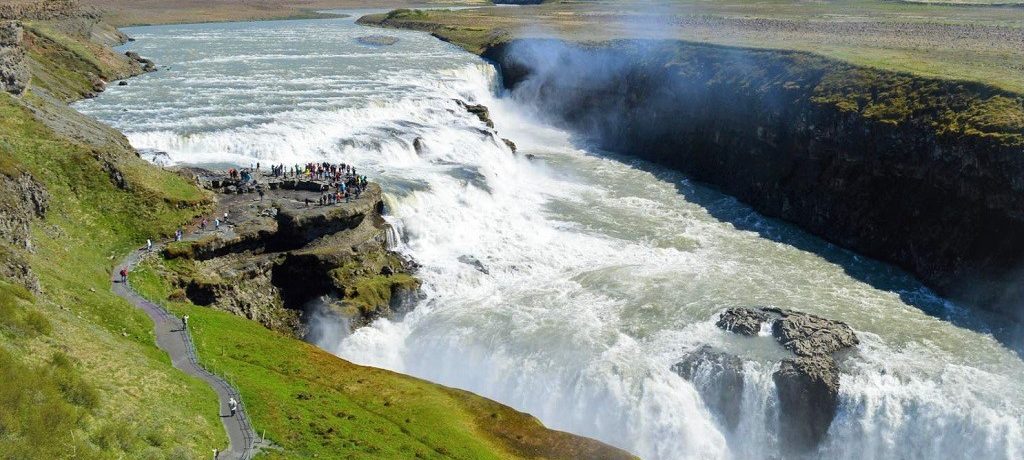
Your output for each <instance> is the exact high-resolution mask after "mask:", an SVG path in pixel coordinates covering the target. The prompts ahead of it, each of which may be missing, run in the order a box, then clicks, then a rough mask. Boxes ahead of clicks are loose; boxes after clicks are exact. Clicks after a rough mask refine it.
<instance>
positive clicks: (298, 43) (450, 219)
mask: <svg viewBox="0 0 1024 460" xmlns="http://www.w3.org/2000/svg"><path fill="white" fill-rule="evenodd" d="M351 13H353V16H358V15H359V14H360V12H351ZM125 32H126V33H128V34H129V35H130V36H132V37H133V38H135V39H136V41H134V42H132V43H130V44H128V45H127V46H126V47H125V49H124V51H134V52H137V53H139V54H140V55H142V56H144V57H146V58H149V59H152V60H153V61H154V62H156V63H157V64H158V66H159V70H158V71H157V72H154V73H149V74H146V75H144V76H141V77H138V78H134V79H131V80H129V81H128V82H127V84H126V85H124V86H118V85H111V86H110V88H109V89H108V90H107V91H105V92H104V93H102V94H101V95H100V96H99V97H97V98H95V99H89V100H86V101H83V102H80V103H77V104H76V105H75V107H76V108H77V109H78V110H80V111H82V112H84V113H87V114H89V115H92V116H94V117H96V118H98V119H100V120H101V121H104V122H106V123H109V124H111V125H112V126H114V127H116V128H117V129H119V130H121V131H123V132H124V133H125V134H126V135H127V136H128V138H129V140H130V141H131V143H132V145H133V146H134V147H136V148H138V149H140V151H142V152H143V155H144V156H147V158H150V159H153V160H154V161H157V162H159V163H162V164H168V165H169V164H178V165H225V164H228V165H245V166H248V165H250V164H254V163H257V162H259V163H261V164H262V165H270V164H278V163H283V164H286V165H291V164H296V163H305V162H310V161H330V162H333V163H339V162H345V163H350V164H354V165H356V166H357V167H358V168H359V170H360V171H361V173H363V174H367V175H368V176H369V178H370V180H372V181H374V182H377V183H379V184H380V185H381V187H382V188H383V190H384V194H385V202H386V204H387V210H388V213H389V215H388V219H389V222H390V223H391V224H392V226H393V227H394V229H395V230H396V235H397V237H396V239H395V241H394V245H395V249H396V250H398V251H399V252H401V253H403V254H404V255H406V256H408V257H410V258H412V259H413V260H415V261H416V262H417V263H418V264H419V265H420V268H419V270H418V272H417V276H418V277H419V278H420V279H421V280H422V282H423V288H422V298H421V299H420V300H419V302H418V303H417V304H416V305H415V308H413V309H412V310H411V311H408V312H406V313H404V314H403V315H400V316H396V317H393V318H385V319H380V320H377V321H376V322H374V323H372V324H370V325H369V326H366V327H363V328H360V329H357V330H355V331H353V332H351V333H349V332H348V331H347V330H346V329H345V328H344V325H340V324H321V325H318V327H322V328H326V329H332V328H334V329H333V330H334V331H335V332H336V333H330V334H321V335H320V337H323V339H322V340H320V342H319V343H317V345H319V346H320V347H322V348H324V349H326V350H328V351H330V352H332V353H335V354H337V355H338V356H341V357H343V358H345V359H348V360H350V361H353V362H355V363H359V364H366V365H371V366H377V367H382V368H386V369H391V370H395V371H398V372H402V373H407V374H411V375H414V376H417V377H421V378H424V379H427V380H431V381H434V382H438V383H441V384H444V385H449V386H453V387H458V388H462V389H466V390H469V391H472V392H475V393H478V394H480V395H483V396H486V397H489V398H492V399H494V400H496V401H499V402H502V403H504V404H507V405H510V406H512V407H514V408H516V409H518V410H522V411H525V412H529V413H531V414H533V415H535V416H537V417H538V418H539V419H540V420H541V421H543V422H544V423H545V424H546V425H547V426H549V427H552V428H555V429H560V430H565V431H569V432H572V433H576V434H580V435H585V436H590V437H593V438H596V439H598V440H601V441H604V442H606V443H609V444H612V445H614V446H618V447H621V448H623V449H626V450H628V451H630V452H632V453H634V454H636V455H639V456H640V457H642V458H648V459H676V458H779V457H780V456H783V455H785V448H784V447H785V446H782V445H781V443H780V438H779V432H780V431H779V426H780V425H781V424H786V423H792V421H787V420H785V418H784V417H780V414H779V404H778V397H777V395H776V390H775V385H774V383H773V379H772V374H773V372H775V370H776V369H777V368H778V362H779V361H780V359H782V358H784V357H785V356H787V353H788V352H787V351H786V350H785V349H783V348H782V347H781V346H779V345H778V344H777V343H776V341H775V340H773V338H772V337H771V336H770V334H759V335H756V336H753V337H742V336H739V335H735V334H730V333H728V332H725V331H722V330H721V329H719V328H717V327H716V325H715V322H716V320H717V319H718V315H719V313H720V312H721V311H723V310H725V309H726V308H730V307H742V306H759V305H771V306H776V307H780V308H785V309H792V310H799V311H803V312H808V313H814V314H818V315H821V316H823V317H826V318H831V319H834V320H838V321H843V322H845V323H847V324H849V325H850V326H851V327H852V328H853V329H854V330H855V331H856V333H857V336H858V337H859V340H860V344H859V345H858V346H857V347H856V348H855V349H852V350H850V351H846V352H843V353H841V354H839V355H837V361H838V365H839V369H840V390H839V391H840V393H839V401H838V410H837V413H836V416H835V418H834V420H833V421H832V423H831V425H830V426H829V428H828V431H827V433H826V435H825V437H824V439H823V440H822V441H821V443H820V445H818V446H817V447H816V450H814V451H813V452H812V453H811V455H813V456H814V457H819V458H851V459H852V458H894V459H896V458H899V459H904V458H922V459H924V458H992V459H1000V458H1005V459H1012V458H1021V457H1022V456H1024V386H1022V385H1021V382H1022V381H1024V362H1022V360H1021V358H1020V356H1018V354H1016V353H1015V352H1014V351H1013V350H1012V349H1010V348H1009V347H1007V346H1006V345H1004V343H1002V342H1001V341H1000V340H998V338H997V337H996V336H994V335H993V330H992V321H991V320H990V319H989V318H988V317H987V316H985V315H984V314H981V313H977V312H974V311H973V310H970V309H967V308H964V307H962V306H959V305H957V304H955V303H953V302H949V301H947V300H944V299H943V298H941V297H939V296H937V295H935V294H934V293H933V292H932V291H930V290H929V289H928V288H926V287H925V286H924V285H923V284H921V283H920V282H919V281H917V280H916V279H915V278H914V277H912V276H911V275H909V274H907V273H905V272H903V271H901V270H899V269H897V268H894V267H892V266H889V265H886V264H883V263H881V262H877V261H875V260H872V259H870V258H867V257H864V256H862V255H858V254H856V253H853V252H850V251H848V250H845V249H842V248H839V247H837V246H834V245H833V244H830V243H828V242H826V241H824V240H822V239H820V238H818V237H816V236H813V235H811V234H809V233H807V232H805V231H802V230H800V229H799V228H796V227H795V226H793V225H790V224H787V223H784V222H781V221H778V220H774V219H771V218H768V217H764V216H763V215H761V214H759V213H757V212H755V211H754V210H753V209H752V208H751V207H749V206H747V205H744V204H743V203H741V202H740V201H738V200H737V199H735V198H733V197H730V196H728V195H724V194H722V193H720V192H718V191H715V190H713V189H711V188H708V187H706V186H704V185H702V184H700V183H698V182H696V181H694V180H693V179H692V178H691V177H689V176H686V175H683V174H681V173H679V172H675V171H673V170H669V169H666V168H664V167H662V166H658V165H655V164H653V163H647V162H644V161H641V160H638V159H636V158H635V157H632V156H625V155H620V154H616V153H612V152H607V151H603V150H600V149H598V148H596V147H593V146H592V145H593V144H592V143H590V142H588V139H586V138H583V137H578V136H576V135H574V134H573V133H571V132H567V131H565V130H562V129H559V128H557V127H554V126H553V125H552V124H551V123H549V122H548V121H547V120H548V118H547V116H548V114H545V113H544V112H543V111H542V110H539V109H538V108H537V106H535V105H531V104H524V103H523V101H522V100H521V99H517V98H516V97H512V96H511V95H510V93H509V91H508V90H507V89H505V88H503V86H502V79H501V78H500V76H499V73H498V71H497V70H496V69H495V67H494V66H492V65H491V64H490V63H488V62H486V61H484V60H483V59H481V58H479V57H477V56H475V55H472V54H469V53H467V52H465V51H463V50H461V49H459V48H457V47H456V46H454V45H451V44H448V43H444V42H442V41H439V40H436V39H435V38H433V37H431V36H430V35H428V34H426V33H422V32H413V31H390V30H389V31H387V32H386V35H389V36H393V37H396V38H398V41H397V42H395V43H393V44H391V45H386V44H381V43H375V42H372V41H371V42H367V41H366V40H363V41H362V42H361V41H360V38H361V37H364V36H367V35H371V34H379V33H380V31H379V30H374V29H368V28H365V27H362V26H359V25H356V24H355V23H354V18H344V19H325V20H299V21H286V22H273V21H271V22H258V23H228V24H201V25H173V26H154V27H138V28H128V29H125ZM458 101H467V102H469V103H471V104H482V105H485V106H487V107H488V108H489V109H490V116H491V118H492V119H493V121H494V124H495V129H496V131H497V133H498V134H497V135H494V134H493V133H491V132H490V131H489V130H488V129H487V126H486V125H485V124H484V122H483V121H482V120H481V119H480V118H478V117H477V116H475V115H473V114H471V113H468V112H467V111H466V110H465V108H464V106H462V105H460V104H459V102H458ZM502 138H507V139H510V140H512V141H513V142H514V143H515V144H516V146H517V152H513V151H512V149H511V148H510V147H509V146H508V145H506V143H504V142H503V141H502ZM157 152H159V153H157ZM706 344H710V345H713V346H714V347H716V348H717V349H721V350H725V351H727V352H729V353H731V354H733V355H736V356H739V357H740V358H742V360H743V365H742V380H743V385H742V388H743V390H742V393H741V394H739V395H736V397H737V398H739V399H740V404H739V414H740V417H739V421H738V424H736V425H735V426H728V424H727V423H723V421H722V418H723V417H722V414H719V413H715V410H714V409H713V408H712V407H711V405H709V404H707V403H706V402H705V401H704V399H703V398H702V394H705V391H706V390H707V389H704V388H700V382H699V381H698V382H697V383H694V382H691V381H688V380H686V379H684V378H683V377H681V376H680V375H678V374H677V373H676V372H674V371H673V370H672V367H673V365H674V364H676V363H677V362H679V361H680V360H681V359H682V358H683V357H684V356H685V355H687V353H689V352H692V351H694V350H697V349H699V348H701V347H702V346H703V345H706Z"/></svg>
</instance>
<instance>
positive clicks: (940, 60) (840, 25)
mask: <svg viewBox="0 0 1024 460" xmlns="http://www.w3.org/2000/svg"><path fill="white" fill-rule="evenodd" d="M1014 1H1017V0H1014ZM392 16H393V17H392V18H391V19H390V20H389V22H390V24H391V25H397V26H402V27H410V28H417V29H421V30H430V31H432V32H436V33H437V34H438V35H441V36H443V37H445V38H447V39H450V40H452V41H454V42H456V43H458V44H460V45H462V46H463V47H465V48H467V49H468V50H470V51H474V52H479V51H480V49H481V48H482V47H484V46H486V45H487V44H490V43H494V42H497V41H501V40H505V39H508V38H511V37H557V38H564V39H569V40H575V41H599V40H608V39H618V38H667V39H680V40H688V41H694V42H703V43H711V44H718V45H729V46H741V47H753V48H768V49H786V50H798V51H809V52H813V53H817V54H820V55H823V56H826V57H831V58H835V59H839V60H842V61H846V62H849V63H852V64H856V65H864V66H869V67H874V68H881V69H887V70H895V71H900V72H910V73H913V74H917V75H923V76H929V77H940V78H946V79H954V80H967V81H977V82H982V83H986V84H990V85H993V86H996V87H999V88H1002V89H1005V90H1009V91H1014V92H1018V93H1024V8H1022V7H1021V6H1019V5H1007V6H964V5H948V4H924V3H911V2H894V1H884V0H837V1H821V2H802V1H792V0H760V1H752V0H727V1H719V2H706V1H701V0H676V1H654V0H626V1H612V0H594V1H586V2H584V1H558V2H552V3H546V4H543V5H539V6H523V7H488V8H473V9H464V10H453V11H436V10H435V11H426V12H420V11H409V12H404V13H399V14H393V15H392Z"/></svg>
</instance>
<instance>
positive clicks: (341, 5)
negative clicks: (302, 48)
mask: <svg viewBox="0 0 1024 460" xmlns="http://www.w3.org/2000/svg"><path fill="white" fill-rule="evenodd" d="M14 1H29V0H14ZM81 3H83V4H87V5H93V6H96V7H99V8H100V9H102V10H103V11H105V12H106V13H107V21H108V22H110V23H111V24H114V25H116V26H129V25H143V24H175V23H193V22H222V21H256V20H268V19H312V18H321V17H329V16H330V15H324V14H321V13H318V11H323V10H330V9H346V8H401V7H410V6H420V7H424V6H432V5H478V6H479V5H489V4H490V2H489V1H487V0H445V1H442V0H417V1H409V0H381V1H372V0H81Z"/></svg>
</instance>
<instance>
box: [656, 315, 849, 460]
mask: <svg viewBox="0 0 1024 460" xmlns="http://www.w3.org/2000/svg"><path fill="white" fill-rule="evenodd" d="M764 323H771V330H772V336H773V337H774V338H775V340H776V341H777V342H778V343H779V344H780V345H782V346H783V347H785V348H786V349H787V350H789V351H791V352H793V354H794V355H796V357H795V358H790V359H785V360H783V361H782V364H781V366H780V368H779V370H778V371H776V372H775V373H774V374H772V380H773V381H774V382H775V387H776V390H777V393H778V398H779V435H780V438H781V440H782V442H783V445H784V446H785V449H786V450H787V451H789V453H791V454H794V455H795V454H799V453H801V452H806V451H809V450H811V449H813V448H814V447H815V446H817V445H818V443H820V442H821V440H822V438H824V436H825V434H826V433H828V428H829V426H831V425H832V419H834V418H835V416H836V411H837V410H838V407H839V366H838V365H837V364H836V361H835V359H833V357H832V353H835V352H837V351H839V350H842V349H845V348H850V347H853V346H856V345H857V344H859V343H860V340H859V339H857V335H856V334H855V333H854V332H853V329H852V328H850V326H848V325H847V324H846V323H843V322H840V321H835V320H831V319H828V318H823V317H820V316H816V315H812V314H809V313H801V312H797V311H792V310H783V309H781V308H774V307H756V308H730V309H728V310H726V311H724V312H722V314H721V316H719V319H718V322H717V323H716V325H717V326H718V327H720V328H722V329H724V330H727V331H732V332H735V333H737V334H742V335H747V336H755V335H758V332H759V331H760V330H761V325H762V324H764ZM676 366H679V364H677V365H676ZM673 369H675V367H674V368H673ZM680 375H682V374H680ZM735 397H738V394H736V395H735ZM723 413H725V412H723Z"/></svg>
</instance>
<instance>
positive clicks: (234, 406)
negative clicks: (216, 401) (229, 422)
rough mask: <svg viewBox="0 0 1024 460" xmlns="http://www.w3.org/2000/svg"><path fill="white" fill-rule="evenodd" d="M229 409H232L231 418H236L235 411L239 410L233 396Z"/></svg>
mask: <svg viewBox="0 0 1024 460" xmlns="http://www.w3.org/2000/svg"><path fill="white" fill-rule="evenodd" d="M228 408H229V409H231V416H232V417H234V416H235V411H236V410H238V401H235V397H234V396H232V397H231V399H229V400H228Z"/></svg>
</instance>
